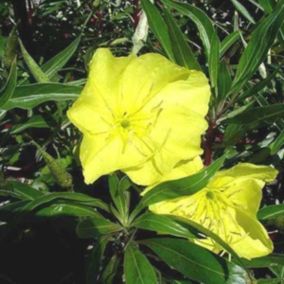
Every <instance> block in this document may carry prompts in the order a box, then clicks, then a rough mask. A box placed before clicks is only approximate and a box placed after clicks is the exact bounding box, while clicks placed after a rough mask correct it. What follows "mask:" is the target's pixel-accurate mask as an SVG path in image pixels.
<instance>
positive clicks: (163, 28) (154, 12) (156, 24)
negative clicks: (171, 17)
mask: <svg viewBox="0 0 284 284" xmlns="http://www.w3.org/2000/svg"><path fill="white" fill-rule="evenodd" d="M141 4H142V8H143V10H144V11H145V13H146V15H147V19H148V23H149V26H150V28H151V30H152V31H153V33H154V34H155V36H156V38H157V39H158V40H159V42H160V44H161V45H162V47H163V49H164V50H165V52H166V54H167V56H168V58H169V59H170V60H172V61H173V62H175V59H174V54H173V49H172V45H171V39H170V35H169V31H168V28H167V25H166V23H165V21H164V19H163V17H162V16H161V14H160V12H159V10H158V8H157V7H156V6H155V5H154V4H152V3H151V2H150V1H149V0H141Z"/></svg>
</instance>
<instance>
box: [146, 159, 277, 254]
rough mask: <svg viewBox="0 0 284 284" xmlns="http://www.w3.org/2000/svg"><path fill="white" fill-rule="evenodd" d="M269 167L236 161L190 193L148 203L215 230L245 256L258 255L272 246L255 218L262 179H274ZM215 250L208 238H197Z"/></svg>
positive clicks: (214, 245)
mask: <svg viewBox="0 0 284 284" xmlns="http://www.w3.org/2000/svg"><path fill="white" fill-rule="evenodd" d="M276 175H277V171H276V170H275V169H273V168H272V167H267V166H256V165H252V164H246V163H244V164H239V165H237V166H235V167H233V168H231V169H229V170H224V171H220V172H218V173H217V174H216V175H215V176H214V177H213V178H212V180H211V181H210V182H209V183H208V185H207V186H206V187H205V188H203V189H201V190H200V191H199V192H197V193H196V194H194V195H191V196H185V197H180V198H176V199H172V200H166V201H163V202H159V203H156V204H154V205H151V206H150V210H152V211H153V212H155V213H157V214H172V215H176V216H179V217H182V218H185V219H190V220H192V221H194V222H196V223H198V224H200V225H202V226H204V227H205V228H207V229H209V230H211V231H212V232H213V233H215V234H217V235H218V236H219V237H220V238H221V239H222V240H223V241H225V242H227V243H228V244H229V245H230V246H231V247H232V248H233V249H234V250H235V251H236V253H237V254H238V255H239V256H241V257H245V258H248V259H250V258H254V257H260V256H264V255H267V254H269V253H270V252H271V251H272V250H273V244H272V242H271V240H270V239H269V237H268V234H267V232H266V231H265V229H264V227H263V226H262V225H261V223H260V222H259V221H258V220H257V218H256V212H257V210H258V209H259V204H260V200H261V196H262V193H261V189H262V188H263V186H264V185H265V182H270V181H272V180H273V179H275V177H276ZM197 243H198V244H200V245H203V246H205V247H207V248H209V249H211V250H213V251H215V252H218V251H220V247H219V246H218V244H216V243H215V242H214V241H213V240H212V239H201V240H198V241H197Z"/></svg>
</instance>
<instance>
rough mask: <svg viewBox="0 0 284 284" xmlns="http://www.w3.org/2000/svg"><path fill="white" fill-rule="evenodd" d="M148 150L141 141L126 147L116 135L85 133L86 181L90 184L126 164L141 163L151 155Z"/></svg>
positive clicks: (83, 153) (81, 148)
mask: <svg viewBox="0 0 284 284" xmlns="http://www.w3.org/2000/svg"><path fill="white" fill-rule="evenodd" d="M147 151H148V149H147V148H145V147H144V145H142V144H139V141H133V144H129V145H128V147H125V145H124V143H123V141H122V140H121V139H118V138H117V137H115V136H108V135H107V134H103V135H89V134H85V135H84V137H83V140H82V143H81V146H80V160H81V163H82V166H83V175H84V178H85V182H86V183H87V184H90V183H92V182H94V181H95V180H97V179H98V178H99V177H101V176H102V175H106V174H110V173H112V172H114V171H116V170H119V169H121V168H123V167H124V166H128V167H130V166H134V165H139V164H141V163H143V162H144V161H145V159H146V158H147V156H148V155H149V153H147Z"/></svg>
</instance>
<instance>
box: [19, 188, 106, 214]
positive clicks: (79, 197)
mask: <svg viewBox="0 0 284 284" xmlns="http://www.w3.org/2000/svg"><path fill="white" fill-rule="evenodd" d="M60 200H68V201H73V202H76V203H81V204H84V205H88V206H93V207H98V208H100V209H103V210H105V211H108V206H107V205H106V204H105V203H104V202H103V201H101V200H100V199H97V198H93V197H90V196H88V195H86V194H83V193H78V192H53V193H48V194H45V195H44V196H41V197H39V198H37V199H35V200H34V201H32V202H31V203H29V204H28V205H27V206H26V207H25V210H26V211H32V210H35V209H37V208H38V207H39V206H46V205H48V204H49V203H50V202H55V201H60Z"/></svg>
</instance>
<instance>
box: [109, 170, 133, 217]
mask: <svg viewBox="0 0 284 284" xmlns="http://www.w3.org/2000/svg"><path fill="white" fill-rule="evenodd" d="M108 185H109V190H110V194H111V197H112V200H113V202H114V204H115V207H116V208H117V210H118V212H119V214H120V215H121V217H122V220H124V221H126V219H127V215H128V211H129V202H130V200H129V198H130V195H129V192H128V191H127V190H128V189H129V187H130V186H131V182H130V180H129V179H128V177H127V176H124V177H123V178H122V179H121V180H119V178H118V177H117V175H115V174H112V175H110V176H109V177H108Z"/></svg>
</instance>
